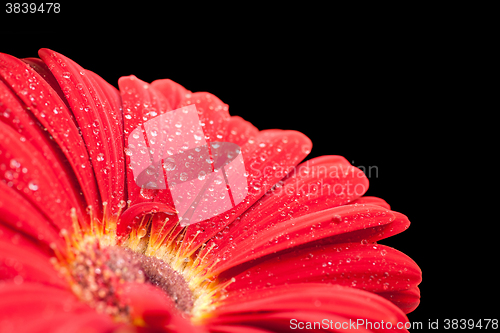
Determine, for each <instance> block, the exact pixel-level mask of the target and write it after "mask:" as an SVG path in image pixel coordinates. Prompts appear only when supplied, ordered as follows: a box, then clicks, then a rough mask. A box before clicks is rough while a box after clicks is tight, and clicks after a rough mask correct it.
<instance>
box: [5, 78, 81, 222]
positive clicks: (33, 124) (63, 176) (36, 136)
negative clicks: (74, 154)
mask: <svg viewBox="0 0 500 333" xmlns="http://www.w3.org/2000/svg"><path fill="white" fill-rule="evenodd" d="M49 73H50V72H49ZM51 75H52V74H51ZM0 99H1V100H2V103H1V104H0V121H2V122H3V123H5V124H6V125H8V126H10V127H11V128H12V129H13V130H15V131H16V132H17V133H19V134H20V135H21V136H20V137H19V140H20V141H21V142H26V141H27V142H29V143H30V144H32V145H33V147H34V149H35V150H37V151H39V152H41V153H42V155H43V157H44V160H46V163H47V164H48V165H49V166H50V167H51V169H52V170H53V171H54V174H55V175H56V176H57V179H58V181H59V182H60V183H61V186H62V188H63V189H64V190H65V192H66V194H67V197H68V200H69V201H70V202H71V206H72V207H75V209H76V210H77V213H78V216H84V214H83V213H84V212H85V199H84V198H83V196H82V195H80V194H79V189H78V188H79V185H78V182H77V181H76V177H75V175H74V173H73V170H72V169H71V167H70V166H69V165H67V164H65V163H63V162H62V161H63V160H64V159H65V158H64V155H63V154H62V152H61V150H60V149H59V147H58V146H57V145H56V144H55V143H54V141H52V140H50V139H49V138H48V137H46V135H45V134H44V131H43V130H42V129H41V128H40V126H38V124H37V121H36V119H34V117H33V116H32V115H31V114H30V113H29V112H27V110H25V109H24V107H23V105H22V104H21V101H19V100H18V99H17V98H16V97H15V95H14V94H13V93H12V92H11V91H10V89H8V88H7V86H6V85H5V84H4V83H3V82H1V81H0Z"/></svg>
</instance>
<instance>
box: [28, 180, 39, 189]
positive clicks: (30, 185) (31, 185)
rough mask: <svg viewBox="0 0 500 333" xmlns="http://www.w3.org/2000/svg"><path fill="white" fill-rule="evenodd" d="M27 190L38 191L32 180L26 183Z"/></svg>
mask: <svg viewBox="0 0 500 333" xmlns="http://www.w3.org/2000/svg"><path fill="white" fill-rule="evenodd" d="M28 188H29V189H30V190H32V191H37V190H38V184H37V182H36V181H34V180H32V181H30V182H29V183H28Z"/></svg>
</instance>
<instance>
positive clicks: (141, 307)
mask: <svg viewBox="0 0 500 333" xmlns="http://www.w3.org/2000/svg"><path fill="white" fill-rule="evenodd" d="M117 293H118V294H117V295H118V296H119V298H120V300H121V301H122V302H124V303H125V304H128V305H129V306H130V307H131V316H132V319H133V320H135V321H136V322H143V323H144V324H145V325H146V327H150V328H165V329H166V330H168V329H169V328H170V329H171V328H175V330H176V331H178V332H198V331H199V330H198V329H197V328H196V327H195V326H193V325H191V322H190V321H188V320H186V319H184V318H183V317H182V316H181V315H180V314H179V312H178V310H176V309H175V306H174V304H173V302H172V300H171V299H170V298H169V297H168V296H167V294H165V293H164V292H163V291H162V290H160V289H158V288H157V287H155V286H153V285H150V284H142V283H124V284H123V285H121V286H120V290H118V292H117Z"/></svg>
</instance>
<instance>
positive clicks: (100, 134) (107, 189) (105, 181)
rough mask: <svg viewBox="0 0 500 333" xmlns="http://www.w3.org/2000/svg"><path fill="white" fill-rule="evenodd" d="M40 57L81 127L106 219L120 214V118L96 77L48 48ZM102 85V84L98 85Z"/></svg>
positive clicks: (121, 181)
mask: <svg viewBox="0 0 500 333" xmlns="http://www.w3.org/2000/svg"><path fill="white" fill-rule="evenodd" d="M38 53H39V55H40V58H42V60H43V61H44V62H45V63H46V64H47V66H48V67H49V69H50V70H51V72H52V74H53V75H54V77H55V78H56V80H57V82H58V83H59V86H61V88H62V90H63V91H64V92H65V94H66V99H67V101H68V103H69V105H70V107H71V110H72V111H73V114H74V116H75V118H76V121H77V122H78V124H79V125H80V129H81V132H82V135H83V139H84V141H85V144H86V145H87V150H88V152H89V155H90V158H91V161H92V166H93V169H94V174H95V177H96V179H97V184H98V186H99V191H100V194H101V199H102V201H103V202H106V203H107V207H109V208H110V209H108V210H107V211H106V216H105V218H107V219H109V218H110V217H111V216H112V215H117V214H118V213H119V212H120V211H121V204H120V202H121V201H123V200H124V195H125V188H124V184H125V180H124V174H125V172H124V152H123V138H122V135H123V131H122V124H121V117H118V116H117V114H118V110H116V108H114V107H112V105H113V103H114V102H115V100H114V99H111V100H109V99H108V96H107V94H105V93H104V92H103V90H102V89H101V86H100V85H99V84H98V83H97V82H96V81H95V80H94V77H95V76H96V75H95V74H91V75H85V72H86V71H85V70H84V69H83V68H82V67H81V66H79V65H78V64H77V63H75V62H74V61H72V60H71V59H68V58H67V57H65V56H63V55H62V54H59V53H57V52H54V51H51V50H49V49H41V50H40V51H39V52H38ZM101 83H102V82H101Z"/></svg>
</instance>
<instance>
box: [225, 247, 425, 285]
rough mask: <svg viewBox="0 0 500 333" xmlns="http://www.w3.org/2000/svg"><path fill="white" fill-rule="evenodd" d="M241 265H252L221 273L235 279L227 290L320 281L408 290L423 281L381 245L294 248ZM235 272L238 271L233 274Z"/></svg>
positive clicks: (407, 259)
mask: <svg viewBox="0 0 500 333" xmlns="http://www.w3.org/2000/svg"><path fill="white" fill-rule="evenodd" d="M242 266H247V267H248V266H251V267H250V268H248V269H244V267H241V268H239V267H235V268H234V269H232V270H230V272H225V273H223V275H225V276H231V278H232V277H233V276H234V277H235V279H236V281H235V282H233V283H231V284H230V285H229V287H227V288H226V290H230V291H233V290H234V291H236V290H239V291H241V292H244V291H245V290H248V289H264V288H267V287H268V286H269V285H273V286H274V285H281V284H289V283H306V282H321V283H334V284H339V285H344V286H348V287H353V288H357V289H363V290H367V291H371V292H374V293H381V292H383V293H385V292H394V291H401V290H408V289H411V288H414V287H416V286H417V285H418V284H419V283H420V282H421V281H422V272H421V271H420V268H419V267H418V266H417V264H416V263H415V262H414V261H413V260H412V259H411V258H410V257H408V256H407V255H405V254H404V253H401V252H399V251H397V250H395V249H393V248H390V247H388V246H384V245H380V244H353V243H348V244H329V245H323V246H317V245H311V246H302V247H300V248H297V247H295V248H291V249H289V250H286V251H281V252H278V253H276V254H271V255H269V256H266V257H265V258H261V259H258V260H256V261H255V262H249V263H248V265H242ZM243 269H244V270H243ZM236 271H241V273H239V274H238V275H235V273H236ZM222 281H223V280H222Z"/></svg>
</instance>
